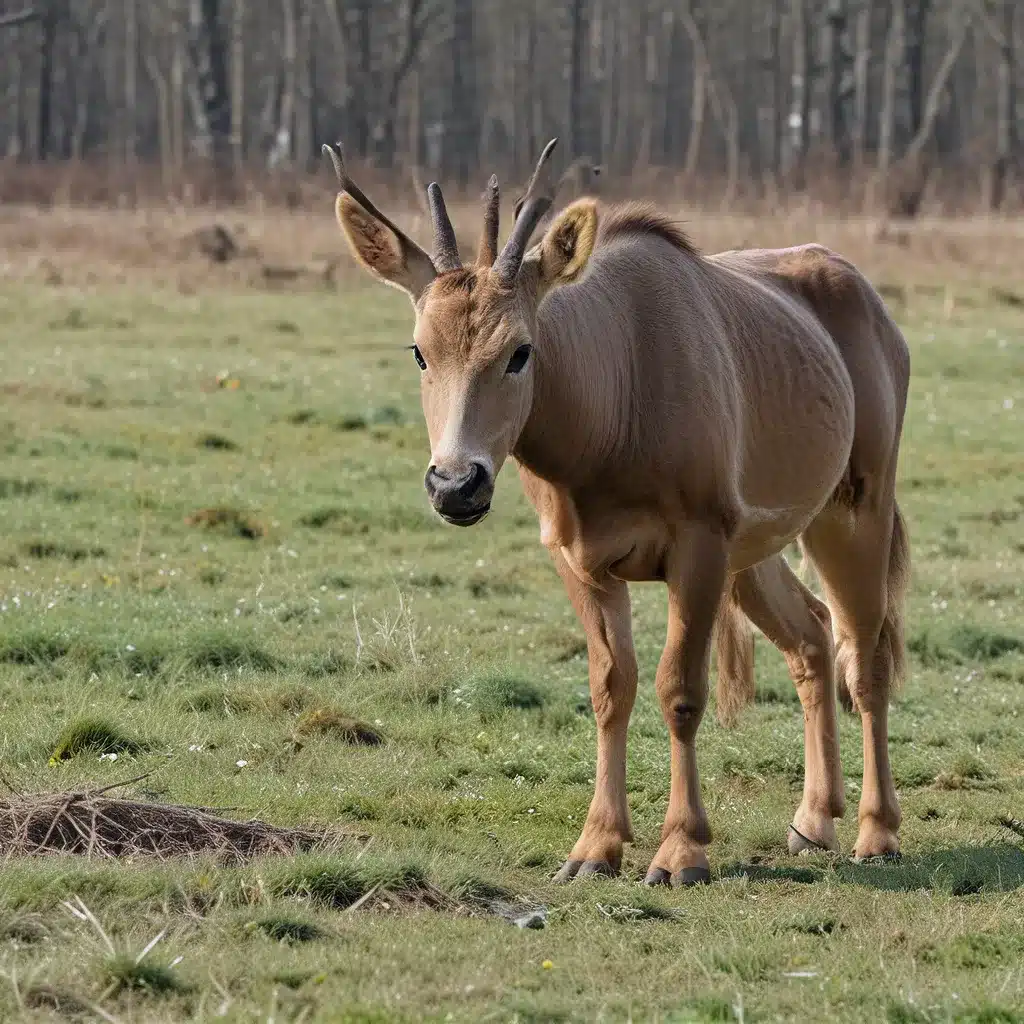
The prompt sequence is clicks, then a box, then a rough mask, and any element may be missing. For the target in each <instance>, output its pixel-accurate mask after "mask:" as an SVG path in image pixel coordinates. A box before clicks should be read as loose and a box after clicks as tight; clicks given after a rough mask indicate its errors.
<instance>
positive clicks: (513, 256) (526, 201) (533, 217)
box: [494, 138, 558, 288]
mask: <svg viewBox="0 0 1024 1024" xmlns="http://www.w3.org/2000/svg"><path fill="white" fill-rule="evenodd" d="M557 144H558V139H557V138H556V139H552V140H551V141H550V142H549V143H548V144H547V145H546V146H545V147H544V152H543V153H541V155H540V159H539V160H538V161H537V166H536V168H534V171H533V176H532V177H531V178H530V184H529V185H528V186H527V189H526V194H525V195H524V196H523V198H522V200H521V201H520V202H518V203H517V204H516V206H517V207H518V210H519V214H518V216H517V217H516V223H515V227H513V228H512V234H511V235H509V237H508V241H507V242H506V243H505V248H504V249H502V251H501V255H500V256H499V257H498V260H497V262H496V263H495V264H494V271H495V273H496V274H497V275H498V277H499V279H500V280H501V282H502V284H504V285H505V287H507V288H508V287H511V286H512V284H513V282H514V281H515V279H516V275H517V274H518V273H519V268H520V267H521V266H522V265H523V257H524V256H525V255H526V246H527V245H528V244H529V242H530V235H532V234H533V232H534V230H535V229H536V227H537V225H538V224H539V223H540V219H541V217H543V216H544V214H545V213H547V212H548V210H549V209H550V208H551V204H552V202H553V201H554V197H553V195H552V187H551V175H550V173H549V168H548V167H547V163H548V159H549V157H550V156H551V153H552V151H553V150H554V148H555V146H556V145H557Z"/></svg>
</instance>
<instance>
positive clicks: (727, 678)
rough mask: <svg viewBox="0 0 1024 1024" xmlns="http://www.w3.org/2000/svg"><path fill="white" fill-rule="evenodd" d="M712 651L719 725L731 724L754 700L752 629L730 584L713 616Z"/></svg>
mask: <svg viewBox="0 0 1024 1024" xmlns="http://www.w3.org/2000/svg"><path fill="white" fill-rule="evenodd" d="M715 654H716V656H717V660H718V683H717V687H716V689H715V698H716V714H717V716H718V721H719V722H721V724H722V725H724V726H726V727H727V728H731V727H732V726H734V725H735V724H736V722H737V721H738V720H739V716H740V712H741V711H742V710H743V708H745V707H746V706H747V705H748V704H752V703H753V701H754V633H753V630H752V629H751V628H750V623H749V622H748V621H747V617H746V616H745V615H744V614H743V612H742V611H741V610H740V606H739V605H738V604H737V603H736V599H735V596H734V594H733V592H732V589H731V588H730V589H729V590H727V591H726V593H725V595H724V597H723V598H722V603H721V605H720V606H719V609H718V617H717V618H716V619H715Z"/></svg>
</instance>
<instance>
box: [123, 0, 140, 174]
mask: <svg viewBox="0 0 1024 1024" xmlns="http://www.w3.org/2000/svg"><path fill="white" fill-rule="evenodd" d="M138 67H139V11H138V7H137V6H136V0H124V157H125V161H126V162H127V164H128V166H129V168H134V166H135V161H136V158H137V156H138V135H139V124H138V104H139V98H138V86H137V72H138Z"/></svg>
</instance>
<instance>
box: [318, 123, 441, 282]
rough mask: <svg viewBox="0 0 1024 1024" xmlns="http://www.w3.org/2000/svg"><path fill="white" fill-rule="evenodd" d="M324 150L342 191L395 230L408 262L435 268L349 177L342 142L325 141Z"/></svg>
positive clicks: (422, 252)
mask: <svg viewBox="0 0 1024 1024" xmlns="http://www.w3.org/2000/svg"><path fill="white" fill-rule="evenodd" d="M323 151H324V153H326V154H327V156H329V157H330V158H331V164H332V165H333V166H334V174H335V176H336V177H337V179H338V184H339V185H340V186H341V190H342V192H347V193H348V194H349V195H350V196H351V197H352V198H353V199H354V200H355V201H356V202H357V203H358V204H359V205H360V206H361V207H362V208H363V209H364V210H365V211H366V212H367V213H368V214H369V215H370V216H371V217H376V218H377V220H379V221H380V222H381V223H382V224H383V225H385V226H386V227H388V228H390V229H391V231H393V232H394V234H395V237H396V238H397V239H398V242H399V245H401V247H402V253H403V255H404V256H405V258H406V262H409V261H410V260H424V259H425V260H426V261H427V263H429V264H430V266H431V269H434V264H433V261H432V260H431V259H430V255H429V254H428V253H426V252H424V251H423V249H421V248H420V247H419V246H418V245H417V244H416V243H415V242H414V241H413V240H412V239H411V238H410V237H409V236H408V235H407V234H406V233H405V232H404V231H403V230H402V229H401V228H400V227H399V226H398V225H397V224H396V223H395V222H394V221H393V220H391V218H390V217H388V216H386V215H385V214H383V213H381V211H380V210H378V209H377V207H376V206H374V204H373V203H372V202H371V201H370V200H369V199H368V198H367V197H366V195H365V194H364V192H363V190H362V189H361V188H360V187H359V186H358V185H357V184H356V183H355V182H354V181H353V180H352V179H351V178H350V177H349V175H348V171H347V170H346V169H345V158H344V157H343V156H342V153H341V143H340V142H336V143H335V144H334V145H333V146H332V145H331V144H330V143H329V142H325V143H324V145H323ZM435 273H436V271H435Z"/></svg>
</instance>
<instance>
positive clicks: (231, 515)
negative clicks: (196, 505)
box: [185, 507, 267, 540]
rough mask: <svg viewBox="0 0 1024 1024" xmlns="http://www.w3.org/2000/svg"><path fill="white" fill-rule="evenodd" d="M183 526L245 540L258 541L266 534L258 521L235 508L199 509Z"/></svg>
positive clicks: (186, 519)
mask: <svg viewBox="0 0 1024 1024" xmlns="http://www.w3.org/2000/svg"><path fill="white" fill-rule="evenodd" d="M185 525H186V526H198V527H200V528H201V529H204V530H220V531H222V532H224V533H229V534H234V535H235V536H237V537H243V538H244V539H245V540H259V539H260V538H261V537H263V536H264V535H265V534H266V532H267V531H266V527H264V525H263V524H262V523H261V522H260V521H259V520H258V519H256V518H254V517H253V516H251V515H249V514H248V513H246V512H242V511H241V510H239V509H237V508H222V507H218V508H201V509H199V511H197V512H193V513H192V515H190V516H187V517H186V518H185Z"/></svg>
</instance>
